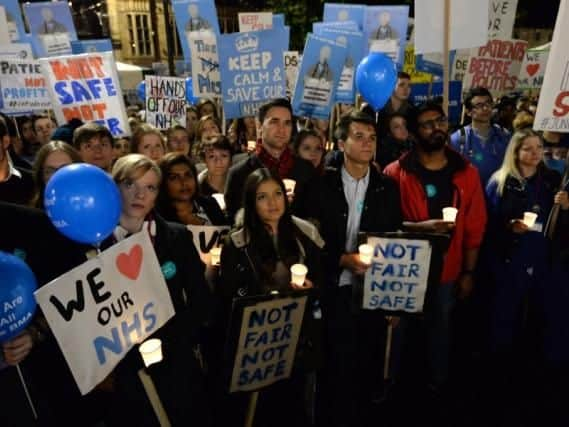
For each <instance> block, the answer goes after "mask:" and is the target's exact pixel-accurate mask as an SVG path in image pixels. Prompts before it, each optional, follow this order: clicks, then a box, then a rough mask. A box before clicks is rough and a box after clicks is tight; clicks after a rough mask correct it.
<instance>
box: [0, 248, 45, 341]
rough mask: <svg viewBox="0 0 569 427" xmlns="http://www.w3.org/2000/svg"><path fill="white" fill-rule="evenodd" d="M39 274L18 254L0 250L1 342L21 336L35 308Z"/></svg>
mask: <svg viewBox="0 0 569 427" xmlns="http://www.w3.org/2000/svg"><path fill="white" fill-rule="evenodd" d="M36 288H37V282H36V277H35V276H34V273H32V270H30V267H28V266H27V264H26V263H25V262H24V261H22V260H21V259H20V258H18V257H17V256H14V255H11V254H8V253H6V252H0V343H2V342H5V341H9V340H11V339H12V338H14V337H15V336H17V335H19V334H20V332H22V331H23V330H24V329H25V328H26V326H28V324H29V323H30V322H31V321H32V318H33V316H34V313H35V311H36V299H35V298H34V291H35V290H36Z"/></svg>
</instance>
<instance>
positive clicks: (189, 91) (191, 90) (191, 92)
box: [186, 77, 199, 105]
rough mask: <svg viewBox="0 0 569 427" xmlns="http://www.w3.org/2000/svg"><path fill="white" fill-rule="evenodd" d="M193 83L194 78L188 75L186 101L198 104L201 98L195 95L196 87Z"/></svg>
mask: <svg viewBox="0 0 569 427" xmlns="http://www.w3.org/2000/svg"><path fill="white" fill-rule="evenodd" d="M192 84H193V81H192V78H191V77H186V101H188V104H190V105H196V104H197V103H198V101H199V98H195V97H194V88H193V86H192Z"/></svg>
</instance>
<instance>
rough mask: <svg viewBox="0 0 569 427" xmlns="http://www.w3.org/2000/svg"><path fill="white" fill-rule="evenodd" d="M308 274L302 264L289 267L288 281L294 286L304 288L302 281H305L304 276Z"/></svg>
mask: <svg viewBox="0 0 569 427" xmlns="http://www.w3.org/2000/svg"><path fill="white" fill-rule="evenodd" d="M307 274H308V268H306V266H305V265H304V264H294V265H293V266H291V267H290V275H291V279H290V281H291V282H292V283H294V284H295V285H296V286H304V281H305V280H306V275H307Z"/></svg>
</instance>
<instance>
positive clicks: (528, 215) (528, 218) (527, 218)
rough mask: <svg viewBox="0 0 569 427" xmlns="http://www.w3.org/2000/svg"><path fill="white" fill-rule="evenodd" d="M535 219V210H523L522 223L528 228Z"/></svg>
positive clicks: (532, 224)
mask: <svg viewBox="0 0 569 427" xmlns="http://www.w3.org/2000/svg"><path fill="white" fill-rule="evenodd" d="M536 219H537V214H536V213H535V212H524V224H525V225H527V226H528V228H532V227H533V226H534V224H535V220H536Z"/></svg>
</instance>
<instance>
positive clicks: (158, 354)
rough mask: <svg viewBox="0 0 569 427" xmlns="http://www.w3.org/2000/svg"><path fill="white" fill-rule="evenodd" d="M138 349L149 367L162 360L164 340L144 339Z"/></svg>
mask: <svg viewBox="0 0 569 427" xmlns="http://www.w3.org/2000/svg"><path fill="white" fill-rule="evenodd" d="M138 351H140V354H141V355H142V360H144V365H145V366H146V367H147V368H148V367H149V366H150V365H152V364H154V363H158V362H161V361H162V341H160V340H159V339H158V338H152V339H150V340H146V341H144V342H143V343H142V344H140V347H138Z"/></svg>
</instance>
